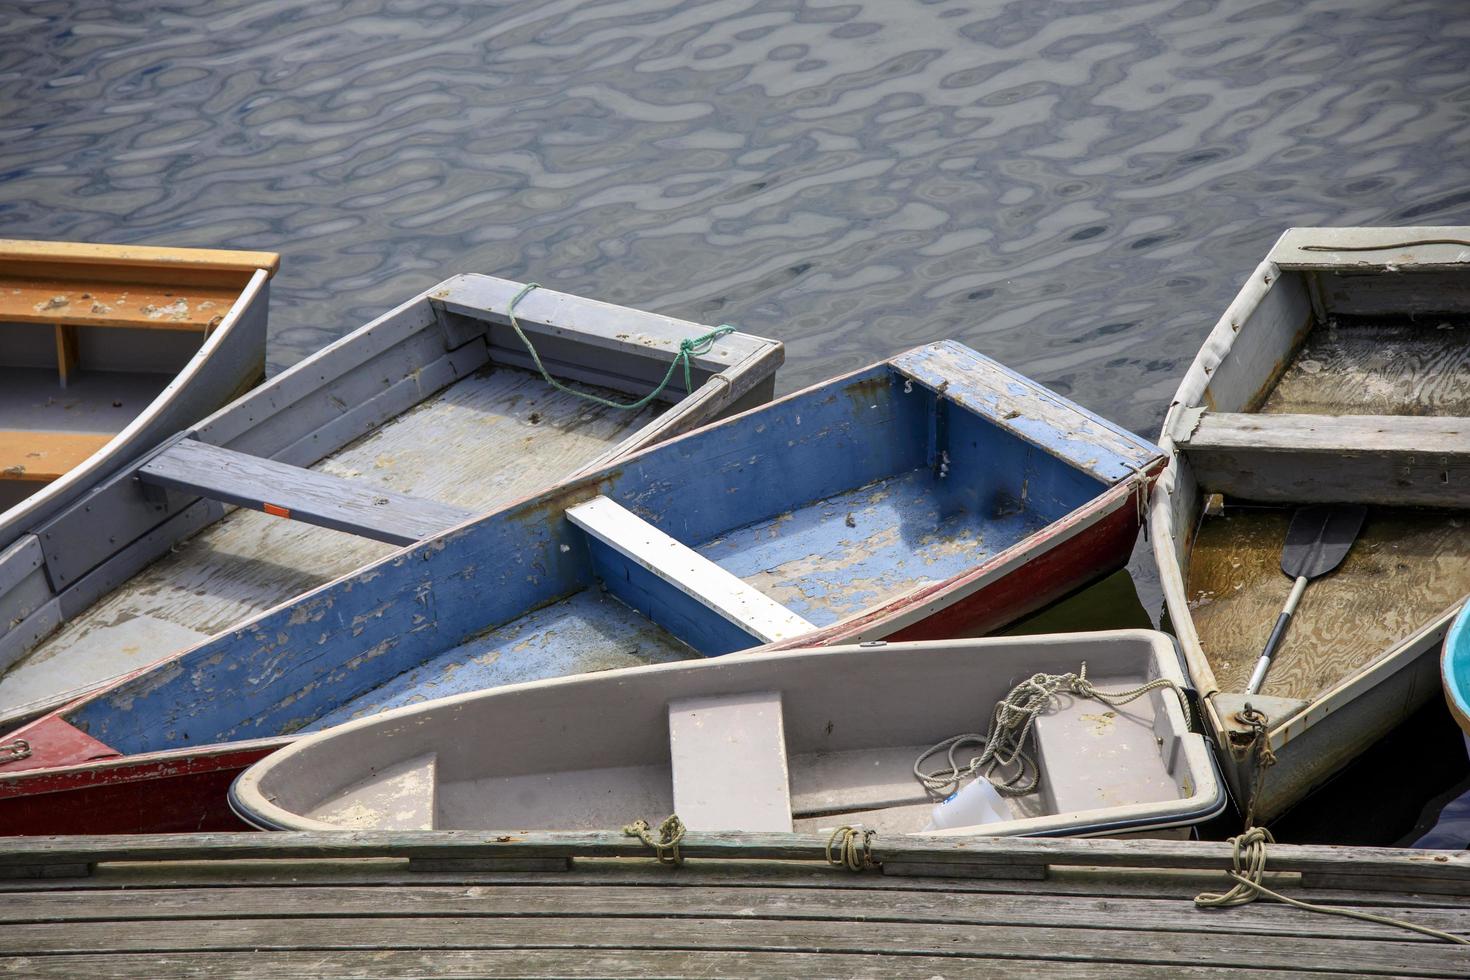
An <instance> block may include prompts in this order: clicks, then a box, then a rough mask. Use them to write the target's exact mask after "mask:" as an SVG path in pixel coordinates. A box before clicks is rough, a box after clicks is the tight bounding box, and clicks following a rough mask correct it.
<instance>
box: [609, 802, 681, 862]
mask: <svg viewBox="0 0 1470 980" xmlns="http://www.w3.org/2000/svg"><path fill="white" fill-rule="evenodd" d="M684 830H685V827H684V821H682V820H680V819H679V815H678V814H677V813H671V814H669V815H668V816H667V817H666V818H664V822H663V823H661V824H659V825H658V839H657V840H654V838H653V833H652V828H650V827H649V826H648V821H647V820H644V819H642V818H641V817H640V818H639V819H637V820H634V821H633V822H632V823H630V824H628V825H627V826H625V827H624V828H623V833H624V834H626V835H627V836H629V837H636V838H638V839H639V840H641V841H642V842H643V843H644V844H646V845H648V846H649V847H651V848H653V856H654V857H656V858H658V863H659V864H669V865H675V866H677V865H680V864H683V863H684V856H683V855H682V854H680V853H679V842H680V841H681V840H683V839H684Z"/></svg>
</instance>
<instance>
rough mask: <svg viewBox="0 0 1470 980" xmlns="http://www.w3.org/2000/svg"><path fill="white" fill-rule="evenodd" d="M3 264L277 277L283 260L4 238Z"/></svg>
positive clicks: (210, 251) (274, 256)
mask: <svg viewBox="0 0 1470 980" xmlns="http://www.w3.org/2000/svg"><path fill="white" fill-rule="evenodd" d="M0 262H3V263H7V264H14V263H22V262H47V263H54V264H58V265H68V266H78V265H79V266H86V265H96V264H105V265H113V266H122V267H127V268H144V269H164V270H169V271H176V270H179V269H222V270H227V271H230V272H244V273H251V272H254V271H255V270H256V269H264V270H265V271H266V272H268V273H270V274H272V275H274V274H275V272H276V269H278V268H279V267H280V264H281V257H280V256H279V255H277V254H276V253H275V252H249V251H236V250H234V249H220V248H175V247H172V246H161V245H108V244H102V243H97V242H38V241H27V240H25V239H15V238H3V239H0Z"/></svg>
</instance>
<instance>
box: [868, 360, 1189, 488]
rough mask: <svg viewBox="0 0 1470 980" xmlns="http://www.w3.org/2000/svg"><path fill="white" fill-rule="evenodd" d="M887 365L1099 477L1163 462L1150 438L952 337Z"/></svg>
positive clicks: (1109, 479)
mask: <svg viewBox="0 0 1470 980" xmlns="http://www.w3.org/2000/svg"><path fill="white" fill-rule="evenodd" d="M893 366H894V368H895V369H896V370H898V371H899V372H900V373H902V374H904V375H905V376H907V377H909V378H911V379H913V381H915V382H917V383H919V384H921V385H923V386H925V387H926V388H929V389H931V390H933V391H936V392H939V393H941V394H943V395H944V397H945V398H946V399H949V400H950V401H953V402H954V403H955V404H956V405H960V406H962V407H964V408H967V409H969V410H971V411H973V412H976V413H977V414H979V415H980V416H982V417H983V418H985V419H986V420H988V421H989V422H991V423H992V424H994V425H995V426H997V427H998V428H1001V429H1004V430H1006V431H1008V432H1011V433H1014V434H1015V435H1016V436H1018V437H1020V438H1021V439H1023V440H1025V441H1026V442H1028V443H1030V444H1032V445H1034V446H1037V447H1038V448H1040V449H1042V450H1044V451H1045V452H1047V453H1049V454H1051V455H1053V456H1056V457H1058V458H1060V459H1064V460H1066V461H1068V462H1069V463H1071V464H1072V465H1073V466H1076V467H1078V468H1080V469H1082V470H1083V471H1084V472H1087V473H1089V474H1091V475H1092V476H1093V477H1094V478H1095V479H1097V480H1100V481H1102V482H1103V483H1104V484H1107V485H1111V484H1113V483H1117V482H1118V481H1120V480H1124V479H1127V478H1128V477H1129V476H1130V475H1131V474H1134V473H1143V472H1148V471H1152V470H1155V469H1158V468H1160V467H1162V465H1163V450H1161V449H1159V448H1158V447H1157V446H1155V445H1153V444H1152V443H1149V442H1145V441H1144V440H1142V439H1140V438H1139V437H1138V436H1136V435H1134V434H1133V433H1131V432H1128V431H1127V430H1126V429H1121V428H1119V427H1118V426H1116V425H1114V424H1113V423H1111V422H1109V421H1107V420H1106V419H1104V418H1101V417H1099V416H1097V415H1094V414H1093V413H1091V412H1089V411H1087V410H1086V409H1085V408H1083V407H1082V406H1080V405H1078V404H1076V403H1075V402H1072V401H1069V400H1068V399H1066V398H1063V397H1062V396H1060V395H1058V394H1056V393H1055V392H1053V391H1049V390H1047V389H1046V388H1043V387H1042V386H1041V385H1039V384H1037V383H1036V382H1034V381H1032V380H1030V379H1029V378H1026V377H1024V376H1022V375H1019V374H1016V373H1015V372H1014V371H1012V370H1010V369H1009V368H1007V367H1006V366H1005V365H1003V364H1000V363H998V362H996V361H993V360H991V359H990V358H988V357H985V356H983V355H980V354H976V353H975V352H974V351H971V350H969V349H968V348H965V347H963V346H962V345H960V344H957V343H955V342H953V341H944V342H942V343H937V344H930V345H929V346H927V347H923V348H921V349H919V350H915V351H909V352H908V353H906V354H901V355H899V356H898V357H896V358H894V359H893Z"/></svg>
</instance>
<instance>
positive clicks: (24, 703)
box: [0, 275, 783, 732]
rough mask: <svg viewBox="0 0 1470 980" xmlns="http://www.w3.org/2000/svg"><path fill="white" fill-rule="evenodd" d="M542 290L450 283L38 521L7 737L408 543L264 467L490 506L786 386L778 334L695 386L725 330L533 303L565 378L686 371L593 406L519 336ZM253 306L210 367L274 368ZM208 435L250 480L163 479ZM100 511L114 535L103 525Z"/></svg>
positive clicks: (4, 711)
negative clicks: (310, 513) (709, 337)
mask: <svg viewBox="0 0 1470 980" xmlns="http://www.w3.org/2000/svg"><path fill="white" fill-rule="evenodd" d="M263 288H264V286H263V284H262V286H261V289H262V290H263ZM522 291H523V287H522V285H521V284H519V283H514V282H509V281H506V280H501V279H495V278H493V277H489V276H479V275H463V276H457V277H454V278H452V279H449V280H446V281H445V282H443V283H440V284H439V285H438V286H436V287H435V288H433V289H431V290H426V291H424V292H423V293H421V294H420V295H418V296H416V297H413V298H412V299H410V300H408V301H407V302H405V303H403V304H401V305H400V306H399V307H397V308H396V309H394V310H391V311H389V312H388V313H386V314H384V315H383V316H381V317H379V318H377V319H376V320H374V321H373V322H371V323H369V324H366V325H364V326H363V327H360V328H359V329H358V330H356V331H354V332H353V333H351V334H349V335H347V336H346V337H343V338H341V339H340V340H338V341H336V342H334V343H332V344H330V345H328V346H327V347H326V348H324V349H323V350H321V351H318V352H317V353H316V354H313V355H312V356H310V357H308V358H306V359H304V360H302V361H300V362H298V363H297V364H296V365H294V366H292V367H291V368H289V369H287V370H285V371H283V372H281V373H280V374H278V375H276V376H275V377H273V378H272V379H270V380H269V381H268V382H266V383H265V384H263V385H261V386H260V387H259V388H257V389H256V390H254V391H252V392H250V393H249V394H248V395H245V396H244V397H241V398H239V399H238V400H236V401H234V402H232V403H231V404H229V405H226V406H225V407H224V408H222V409H220V410H219V411H217V412H215V413H214V414H213V415H210V416H209V417H208V418H205V419H204V420H203V421H202V422H199V423H198V424H197V425H193V423H194V422H195V421H196V420H197V419H199V418H200V416H201V415H203V414H206V412H207V411H208V408H212V407H213V405H211V406H208V407H206V408H205V409H202V410H201V411H199V412H197V413H196V414H192V415H189V416H188V417H187V418H183V417H179V418H174V419H173V422H172V423H171V425H170V427H169V428H167V429H166V431H164V432H163V433H161V435H168V436H174V434H175V433H177V432H178V431H179V430H181V429H182V430H185V432H184V434H183V435H184V438H182V439H173V440H170V441H169V443H167V444H165V445H164V446H162V447H160V448H159V449H158V450H157V451H155V452H152V453H144V452H143V449H152V444H149V445H148V446H145V447H143V449H138V451H136V452H132V451H130V452H129V453H128V454H125V455H124V456H123V457H121V458H120V459H119V460H118V463H119V466H120V467H121V469H120V470H119V471H118V472H113V473H110V474H109V475H108V476H107V478H106V479H105V480H103V481H102V482H101V483H99V484H98V485H97V486H96V487H93V488H88V489H87V493H86V494H85V499H71V498H70V497H68V498H66V499H65V500H56V501H54V502H53V503H54V504H55V506H53V507H52V510H53V511H55V513H51V511H48V512H46V513H45V514H31V515H30V516H31V517H32V518H35V519H39V518H40V517H43V516H44V517H47V521H46V523H44V524H43V525H41V526H40V527H39V529H35V533H27V534H24V535H22V537H21V539H20V540H18V541H17V542H16V544H15V545H14V546H13V547H11V548H10V549H9V550H5V549H3V548H0V614H3V615H0V670H6V671H7V673H6V675H5V676H4V678H3V679H0V732H3V731H8V730H11V729H14V728H16V727H18V726H19V725H21V724H24V723H25V722H27V721H30V720H32V719H34V718H38V717H41V716H42V715H44V714H46V713H47V712H49V711H51V710H54V709H55V708H57V707H60V706H63V705H65V704H68V703H70V702H71V701H73V700H75V699H76V698H77V697H79V696H81V695H82V694H84V693H86V692H87V691H89V690H95V689H97V688H99V687H101V686H103V685H105V684H107V683H110V682H111V681H112V680H114V679H115V678H117V677H119V676H123V675H126V674H128V673H130V672H131V671H133V670H135V669H137V668H138V667H141V666H144V665H146V664H148V663H151V662H152V661H154V660H157V659H160V658H161V657H162V656H164V655H166V654H167V653H169V652H170V651H174V650H183V649H187V648H188V647H189V646H191V645H192V644H193V643H195V642H198V641H200V640H203V639H205V638H206V637H208V636H210V635H212V634H214V633H217V632H219V631H220V630H222V629H226V628H229V627H230V626H232V625H234V624H237V623H239V622H241V621H244V620H245V619H248V618H249V616H250V615H251V614H252V613H253V612H255V611H258V610H262V609H268V608H270V607H272V606H274V605H276V604H278V603H280V602H284V601H290V600H291V599H293V598H294V597H297V596H299V595H300V594H303V593H305V592H308V591H310V589H311V588H313V587H314V586H316V585H318V584H321V583H322V582H324V581H330V580H331V579H333V578H336V577H337V576H339V575H341V574H345V573H348V572H350V571H353V570H356V569H359V568H361V567H364V566H366V565H368V564H371V563H372V561H373V560H375V559H376V558H378V557H380V556H381V555H383V554H385V553H387V552H388V550H389V548H388V547H386V546H385V543H386V542H387V539H383V538H378V539H373V538H371V537H368V536H364V535H363V534H358V533H354V534H353V536H352V537H351V538H344V536H343V535H342V534H340V533H338V531H337V530H332V528H339V529H340V528H341V525H340V524H331V523H324V522H319V524H317V525H314V524H311V523H308V522H303V521H300V520H282V519H281V515H282V514H294V516H295V517H297V518H299V517H301V516H302V513H301V509H300V508H299V507H297V506H296V505H295V504H292V505H291V506H281V505H282V504H283V503H286V501H283V500H266V499H265V498H261V499H258V500H256V499H253V498H250V497H248V495H247V496H241V495H240V494H238V493H235V491H239V490H240V489H241V488H242V487H243V486H244V485H245V483H246V482H247V481H245V480H243V479H241V477H243V476H247V475H248V474H249V473H250V472H253V471H255V470H258V469H259V468H261V467H272V468H273V469H272V470H271V472H273V473H280V472H284V473H286V474H287V475H286V476H285V477H284V478H271V479H267V480H265V481H263V482H264V483H265V485H266V486H267V487H268V488H269V489H267V491H266V492H267V493H270V492H288V490H289V488H290V487H291V486H292V485H293V481H296V482H297V483H298V484H299V485H298V487H297V489H298V491H299V490H300V489H301V487H303V486H305V485H306V481H308V480H309V479H311V478H313V477H323V478H324V479H327V480H332V479H333V477H332V476H331V475H330V474H332V473H338V474H341V473H343V472H346V473H351V474H354V476H353V477H352V478H351V480H350V481H348V482H347V483H340V482H339V484H338V485H339V487H353V486H355V489H356V490H357V491H359V492H361V493H362V494H363V497H364V499H368V500H373V501H374V503H375V504H378V503H383V502H384V499H380V498H381V497H382V495H383V494H384V493H385V492H393V491H398V492H401V493H406V494H407V495H408V496H410V497H414V498H415V500H416V502H415V503H414V504H411V506H420V507H421V506H422V505H428V506H429V507H431V508H433V507H435V506H436V505H446V506H443V507H442V511H441V512H445V511H452V510H458V511H460V512H461V514H462V515H463V516H464V517H465V518H468V517H470V516H473V515H474V514H478V513H482V512H485V511H489V510H493V509H496V508H497V507H500V506H503V505H505V504H506V503H509V502H511V501H513V500H515V499H517V498H519V497H521V496H524V495H525V494H526V493H530V492H535V491H538V490H540V489H542V488H544V487H546V486H549V485H551V484H552V483H555V482H556V481H558V480H561V479H565V478H569V477H573V476H576V475H578V474H581V473H585V472H588V471H590V470H595V469H599V468H601V467H604V466H606V465H608V464H609V463H610V462H612V461H614V460H617V459H620V458H622V457H624V456H627V455H629V454H631V453H633V452H636V451H637V450H640V449H643V448H645V447H647V446H649V445H652V444H654V443H656V442H659V441H662V440H665V439H667V438H671V437H673V436H676V435H678V434H680V433H683V432H685V431H687V430H689V429H691V428H694V427H696V426H699V425H702V424H704V423H707V422H709V421H712V420H714V419H717V418H721V417H724V416H726V415H729V414H732V413H736V412H739V411H742V410H744V409H747V408H750V407H752V406H754V405H759V404H763V403H764V402H766V401H768V400H769V399H770V397H771V395H772V393H773V389H774V376H775V371H776V369H777V368H778V367H779V365H780V364H781V362H782V359H783V348H782V346H781V345H780V344H779V343H777V342H775V341H770V340H765V339H763V338H759V337H753V336H751V335H748V334H744V333H738V332H737V333H729V334H726V335H723V336H721V337H720V338H718V340H717V341H716V342H715V343H714V344H713V345H711V347H710V348H709V349H708V350H706V351H704V352H703V353H701V354H698V355H696V356H694V357H693V359H692V361H691V364H690V366H689V367H690V370H689V371H688V372H687V376H686V373H685V372H682V371H673V372H670V371H669V360H670V359H671V358H675V357H678V356H680V355H679V351H680V344H681V342H682V341H683V340H685V339H686V338H689V337H691V336H698V335H700V334H703V333H706V332H708V331H709V327H707V326H705V325H702V324H695V323H690V322H687V321H681V320H675V319H672V318H669V317H664V316H659V315H657V314H653V313H645V312H642V311H637V310H630V309H625V308H622V307H616V306H612V305H610V304H605V303H599V302H596V301H593V300H588V299H584V298H581V297H575V296H570V295H566V294H561V293H557V292H554V291H552V290H534V291H532V292H530V293H528V294H526V295H525V296H524V298H523V299H522V301H521V303H520V305H518V307H517V310H518V314H519V315H518V322H519V324H520V326H521V329H522V331H523V332H524V333H525V334H526V336H527V337H528V338H534V339H535V345H536V350H537V351H538V352H539V356H540V357H541V358H542V359H543V364H544V366H545V368H546V370H548V371H550V372H551V373H552V376H553V377H554V378H557V379H560V383H561V384H563V385H568V384H570V386H571V387H574V388H576V387H585V386H595V387H594V388H593V390H594V391H601V392H603V394H604V395H605V396H607V397H609V398H613V399H616V400H624V399H625V400H626V401H627V402H631V401H634V400H636V398H637V397H638V396H640V395H646V394H648V392H649V391H650V390H653V389H654V388H655V387H656V386H658V385H659V382H660V379H662V378H663V377H664V376H665V375H666V374H668V375H670V379H671V380H670V381H669V383H668V385H667V386H666V387H664V388H663V389H662V390H661V391H660V393H659V396H658V398H657V399H656V400H655V401H654V402H652V403H650V404H649V405H646V406H643V407H642V408H640V409H637V410H627V411H624V410H619V409H617V408H610V407H607V406H605V405H597V406H591V405H590V404H589V403H588V402H586V401H584V400H581V399H579V398H578V397H577V396H576V395H575V394H571V393H568V392H567V391H565V390H561V389H555V388H553V387H552V386H549V385H547V384H545V382H544V381H543V380H542V379H541V376H540V374H539V372H537V370H536V369H535V367H534V365H533V364H532V362H531V360H530V359H529V355H528V354H527V350H526V348H525V346H524V344H523V343H522V341H521V340H520V338H519V337H518V336H517V335H515V334H514V333H513V332H512V331H511V330H510V328H509V326H508V324H507V323H506V321H505V317H504V311H505V310H506V309H507V308H508V306H509V305H510V304H511V303H512V302H514V300H515V298H516V297H517V296H518V295H519V294H520V293H521V292H522ZM251 310H252V311H255V312H258V313H259V316H258V321H259V322H258V323H256V322H255V321H253V320H247V321H242V322H237V323H233V324H232V323H231V322H230V321H228V320H227V321H226V323H224V324H222V325H221V327H220V328H219V329H218V330H217V331H216V332H215V334H214V336H213V337H211V339H210V341H209V343H210V344H216V343H218V344H224V343H225V342H227V341H229V342H231V343H235V342H236V341H241V340H243V339H244V338H246V337H248V336H251V334H250V333H249V332H248V331H245V330H244V328H245V327H246V326H249V327H251V329H254V330H257V332H258V337H256V340H257V343H256V350H255V351H254V353H253V355H251V356H246V352H245V351H243V350H238V349H236V348H228V349H221V350H220V351H219V356H214V357H211V358H209V359H208V366H211V367H213V366H217V365H218V364H219V363H221V362H228V363H238V365H239V366H240V369H241V370H249V369H250V368H249V365H251V364H254V365H255V368H254V369H253V370H255V371H257V372H258V370H259V367H260V361H261V359H262V357H263V351H264V294H263V291H262V292H261V294H260V297H259V300H258V301H257V303H256V305H255V306H253V307H251ZM227 328H229V329H227ZM226 355H229V356H226ZM206 380H209V381H210V382H211V384H210V385H206V386H204V387H206V388H208V390H209V391H210V392H211V393H214V394H215V396H216V397H217V398H224V397H228V395H229V393H230V392H231V390H232V386H231V384H230V383H229V379H224V378H219V377H214V376H210V377H209V378H207V379H206ZM686 382H687V383H688V384H689V385H690V386H691V388H692V390H690V391H685V390H684V386H685V384H686ZM171 418H172V417H171ZM191 425H193V428H189V426H191ZM156 441H157V440H155V442H156ZM190 447H192V448H193V449H194V450H195V452H196V454H197V452H199V451H207V452H211V453H214V454H215V455H216V456H222V457H224V458H225V459H226V460H230V461H233V468H231V469H229V470H228V471H226V470H224V469H223V468H222V469H220V470H219V472H228V473H229V474H230V479H227V480H220V481H218V485H216V486H214V487H207V488H205V489H206V490H209V491H212V492H213V494H214V495H212V496H211V495H210V493H208V492H201V490H200V488H198V487H197V486H191V485H188V484H187V483H185V484H183V485H181V484H179V483H178V482H177V481H175V482H173V483H170V484H167V485H158V484H156V483H154V484H150V485H144V483H145V479H146V478H147V477H148V474H149V473H150V472H152V471H153V469H154V468H155V467H157V466H158V465H159V461H160V460H162V459H167V458H168V457H169V455H170V454H171V453H173V452H174V451H175V450H177V449H188V448H190ZM124 463H125V464H126V465H122V464H124ZM308 467H315V469H307V468H308ZM278 488H279V489H278ZM305 497H306V498H309V497H310V494H306V495H305ZM316 497H317V498H318V499H329V500H340V499H342V495H341V494H333V493H331V492H330V491H329V492H327V493H317V494H316ZM298 499H304V498H303V495H302V494H301V493H298ZM36 503H37V506H39V504H40V503H41V501H39V499H38V500H37V502H36ZM227 505H239V506H240V507H241V508H242V509H241V510H234V511H231V510H228V509H227ZM449 505H452V506H449ZM251 509H253V510H255V511H261V512H263V513H250V510H251ZM364 509H366V510H367V511H372V510H374V507H372V506H369V507H367V508H359V511H362V510H364ZM381 515H382V511H379V512H378V514H369V515H368V516H367V520H366V521H365V522H364V523H366V524H369V525H373V526H371V527H369V528H367V530H370V531H372V530H377V531H381V530H382V526H381V525H382V516H381ZM99 523H105V524H106V525H107V526H108V534H106V535H99V534H97V533H95V528H96V526H97V525H98V524H99ZM449 523H452V521H444V522H441V523H440V524H439V525H436V526H438V527H443V526H447V525H448V524H449ZM28 527H30V525H28ZM426 534H427V532H426ZM418 536H419V534H417V533H415V534H412V535H410V536H409V540H412V539H413V538H416V537H418ZM402 541H403V539H397V540H394V541H392V542H391V543H393V544H401V543H402Z"/></svg>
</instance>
